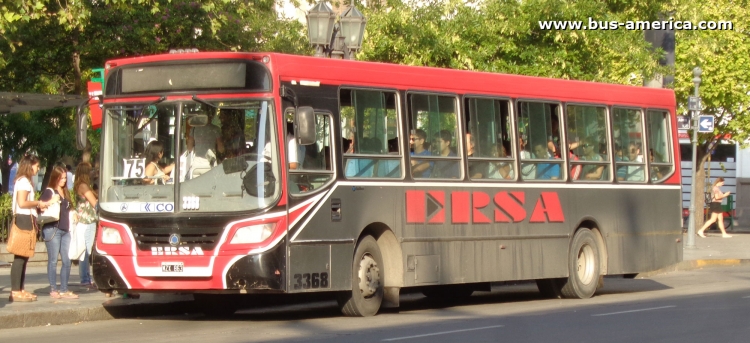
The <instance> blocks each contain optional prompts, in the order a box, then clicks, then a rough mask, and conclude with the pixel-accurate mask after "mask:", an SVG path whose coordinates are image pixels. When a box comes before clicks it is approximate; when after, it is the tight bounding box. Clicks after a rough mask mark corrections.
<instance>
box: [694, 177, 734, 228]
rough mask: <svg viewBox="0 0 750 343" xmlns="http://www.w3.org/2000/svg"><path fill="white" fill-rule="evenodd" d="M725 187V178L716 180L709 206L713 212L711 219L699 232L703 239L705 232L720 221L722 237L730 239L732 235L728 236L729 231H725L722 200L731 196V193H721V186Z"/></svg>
mask: <svg viewBox="0 0 750 343" xmlns="http://www.w3.org/2000/svg"><path fill="white" fill-rule="evenodd" d="M723 185H724V178H723V177H719V178H716V180H714V186H713V188H712V189H711V205H710V206H709V208H708V209H709V210H710V211H711V219H709V220H708V221H707V222H706V223H705V224H703V227H702V228H701V229H700V230H698V236H701V237H703V238H706V235H704V234H703V231H706V229H708V227H709V226H711V224H713V223H714V222H716V221H717V220H718V222H719V223H718V224H719V230H721V237H724V238H730V237H732V236H731V235H728V234H727V231H726V230H725V229H724V212H723V211H722V209H721V199H724V198H726V197H728V196H729V192H724V193H722V192H721V186H723Z"/></svg>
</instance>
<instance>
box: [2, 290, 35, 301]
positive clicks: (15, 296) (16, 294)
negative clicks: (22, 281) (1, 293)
mask: <svg viewBox="0 0 750 343" xmlns="http://www.w3.org/2000/svg"><path fill="white" fill-rule="evenodd" d="M14 301H17V302H32V301H34V298H32V297H31V296H30V295H28V293H24V292H23V291H12V292H10V297H8V302H10V303H12V302H14Z"/></svg>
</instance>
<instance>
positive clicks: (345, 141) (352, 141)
mask: <svg viewBox="0 0 750 343" xmlns="http://www.w3.org/2000/svg"><path fill="white" fill-rule="evenodd" d="M339 100H340V105H341V106H340V108H341V137H342V138H341V143H342V145H341V146H342V150H341V151H342V159H343V166H344V176H346V178H349V179H357V178H386V179H393V178H396V179H400V178H401V177H402V169H403V168H402V167H401V161H402V157H401V152H400V144H399V143H398V132H399V123H398V115H397V111H396V104H397V101H396V93H395V92H388V91H377V90H362V89H341V93H340V99H339Z"/></svg>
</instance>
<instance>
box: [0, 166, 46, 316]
mask: <svg viewBox="0 0 750 343" xmlns="http://www.w3.org/2000/svg"><path fill="white" fill-rule="evenodd" d="M37 173H39V158H37V157H36V156H34V155H26V156H24V157H23V158H22V159H21V161H20V162H19V163H18V172H17V174H16V179H15V181H14V182H15V185H14V189H13V225H12V226H11V230H10V236H9V237H8V244H7V249H8V252H9V253H11V254H13V266H12V267H11V270H10V283H11V292H10V297H9V298H8V302H14V301H17V302H30V301H36V300H37V296H36V295H34V294H31V293H29V292H27V291H26V290H24V279H25V277H26V264H27V263H28V261H29V258H30V257H32V256H34V248H35V247H36V231H37V229H36V223H35V221H36V216H37V211H36V210H37V209H46V208H47V207H48V206H49V205H51V204H52V203H53V202H56V201H58V199H57V198H52V199H50V201H41V200H40V201H34V184H33V183H32V181H31V179H32V177H33V176H34V175H36V174H37Z"/></svg>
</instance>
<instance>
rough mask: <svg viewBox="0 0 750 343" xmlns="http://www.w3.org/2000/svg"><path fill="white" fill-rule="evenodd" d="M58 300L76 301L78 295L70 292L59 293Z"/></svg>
mask: <svg viewBox="0 0 750 343" xmlns="http://www.w3.org/2000/svg"><path fill="white" fill-rule="evenodd" d="M60 298H63V299H78V294H75V293H73V292H71V291H67V292H64V293H60Z"/></svg>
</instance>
